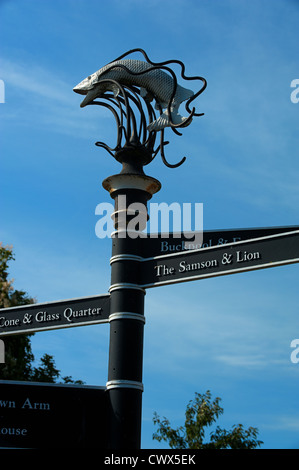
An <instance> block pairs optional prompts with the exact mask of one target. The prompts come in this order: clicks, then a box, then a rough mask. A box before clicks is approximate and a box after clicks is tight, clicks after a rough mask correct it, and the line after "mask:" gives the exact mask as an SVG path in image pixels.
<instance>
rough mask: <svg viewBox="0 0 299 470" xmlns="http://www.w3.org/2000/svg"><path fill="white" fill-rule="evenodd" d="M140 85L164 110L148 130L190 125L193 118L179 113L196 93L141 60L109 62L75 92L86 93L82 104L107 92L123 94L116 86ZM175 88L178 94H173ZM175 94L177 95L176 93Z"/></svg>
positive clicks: (146, 96) (160, 108) (142, 91)
mask: <svg viewBox="0 0 299 470" xmlns="http://www.w3.org/2000/svg"><path fill="white" fill-rule="evenodd" d="M115 82H118V83H119V84H120V85H126V86H137V87H139V88H140V95H141V96H142V97H143V98H144V99H145V100H147V101H148V102H150V101H152V100H153V99H155V101H156V105H155V108H156V109H158V110H161V111H162V110H165V111H164V112H163V113H162V114H161V115H160V116H159V117H158V118H157V119H156V120H154V121H153V122H151V123H149V125H148V126H147V129H148V130H149V131H160V130H162V129H164V128H165V127H171V125H172V124H175V125H179V127H184V126H187V125H189V124H190V122H191V119H190V117H189V118H186V117H183V116H181V115H180V114H179V112H178V110H179V106H180V104H181V103H182V102H183V101H186V100H188V99H190V98H191V97H192V96H193V95H194V92H193V91H192V90H188V89H187V88H184V87H182V86H180V85H179V84H177V83H176V82H175V81H174V79H173V77H172V76H171V75H169V74H168V73H166V72H164V71H163V70H161V69H160V68H153V66H152V65H151V64H149V63H147V62H145V61H142V60H133V59H123V60H116V61H114V62H110V63H109V64H107V65H105V66H104V67H102V68H101V69H100V70H98V71H97V72H95V73H93V74H92V75H90V76H88V77H87V78H85V79H84V80H82V82H80V83H79V84H78V85H77V86H75V87H74V89H73V91H75V92H76V93H79V94H81V95H86V96H85V98H84V99H83V101H82V102H81V104H80V106H81V107H82V108H83V107H84V106H86V105H88V104H89V103H91V102H92V101H93V100H94V99H95V98H100V97H103V96H104V94H105V92H106V91H112V92H113V94H114V97H117V96H118V95H119V93H120V88H119V87H118V86H117V83H115ZM174 91H175V93H174ZM173 93H174V94H173Z"/></svg>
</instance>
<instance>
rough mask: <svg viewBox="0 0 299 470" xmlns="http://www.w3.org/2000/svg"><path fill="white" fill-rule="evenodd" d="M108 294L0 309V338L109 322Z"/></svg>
mask: <svg viewBox="0 0 299 470" xmlns="http://www.w3.org/2000/svg"><path fill="white" fill-rule="evenodd" d="M109 314H110V294H106V295H97V296H93V297H81V298H77V299H70V300H61V301H58V302H48V303H43V304H32V305H22V306H20V307H12V308H3V309H0V336H3V335H13V334H20V333H34V332H35V331H42V330H53V329H57V328H68V327H73V326H82V325H94V324H96V323H106V322H108V317H109Z"/></svg>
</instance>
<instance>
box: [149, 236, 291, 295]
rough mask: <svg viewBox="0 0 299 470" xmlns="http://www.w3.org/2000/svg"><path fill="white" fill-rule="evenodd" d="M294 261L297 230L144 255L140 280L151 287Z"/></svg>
mask: <svg viewBox="0 0 299 470" xmlns="http://www.w3.org/2000/svg"><path fill="white" fill-rule="evenodd" d="M298 262H299V231H298V230H297V231H294V232H289V233H282V234H276V235H271V236H267V237H262V238H256V239H250V240H247V241H239V242H235V243H227V244H226V245H220V246H215V247H208V248H202V249H199V250H193V251H185V252H181V253H175V254H171V255H164V256H156V257H154V258H148V259H145V260H144V261H142V263H143V267H142V270H141V272H142V282H141V284H142V286H143V287H155V286H161V285H164V284H172V283H177V282H184V281H192V280H196V279H202V278H207V277H214V276H221V275H225V274H234V273H239V272H242V271H251V270H254V269H263V268H270V267H274V266H280V265H285V264H291V263H298Z"/></svg>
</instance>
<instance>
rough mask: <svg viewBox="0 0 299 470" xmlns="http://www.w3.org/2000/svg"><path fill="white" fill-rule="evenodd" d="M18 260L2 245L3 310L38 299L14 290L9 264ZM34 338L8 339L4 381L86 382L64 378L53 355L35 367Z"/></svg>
mask: <svg viewBox="0 0 299 470" xmlns="http://www.w3.org/2000/svg"><path fill="white" fill-rule="evenodd" d="M11 260H14V255H13V252H12V247H10V246H6V247H4V246H3V245H2V243H1V242H0V308H9V307H16V306H18V305H28V304H33V303H35V299H33V298H31V297H29V296H28V294H27V293H26V292H24V291H21V290H15V289H14V288H13V279H11V280H9V279H8V276H9V273H8V266H9V262H10V261H11ZM31 336H33V334H30V335H17V336H5V340H4V341H5V364H0V379H2V380H25V381H35V382H49V383H55V382H57V381H58V380H62V382H64V383H79V384H80V383H81V384H82V383H83V382H82V381H81V380H77V381H74V380H73V379H72V377H70V376H67V377H61V376H60V371H59V370H58V369H57V368H56V366H55V361H54V359H53V356H50V355H49V354H44V356H43V357H42V358H41V359H40V362H41V365H40V366H39V367H34V366H33V362H34V355H33V353H32V349H31V341H30V338H31Z"/></svg>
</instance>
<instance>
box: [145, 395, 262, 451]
mask: <svg viewBox="0 0 299 470" xmlns="http://www.w3.org/2000/svg"><path fill="white" fill-rule="evenodd" d="M220 401H221V399H220V398H218V397H217V398H215V400H214V401H211V392H210V391H209V390H208V391H207V392H206V393H204V394H200V393H195V399H194V400H191V401H190V402H189V403H188V405H187V409H186V412H185V426H180V427H178V428H177V429H172V428H171V426H170V422H169V421H168V419H167V418H165V417H164V418H163V419H162V420H161V419H160V417H159V416H158V415H157V413H154V418H153V422H154V424H155V425H157V426H158V430H157V432H156V433H154V434H153V439H156V440H157V441H159V442H161V441H166V442H168V444H169V446H170V448H171V449H255V448H256V447H259V446H260V445H261V444H263V442H262V441H259V440H257V436H258V430H257V428H253V427H249V428H248V429H244V428H243V425H242V424H238V425H235V426H233V428H232V430H231V431H226V430H225V429H221V428H220V427H219V426H217V427H216V429H215V431H212V432H210V441H208V442H204V440H205V437H206V428H208V427H210V426H211V425H212V424H214V423H215V422H216V420H217V418H219V416H220V415H222V414H223V408H222V407H221V406H220Z"/></svg>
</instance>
